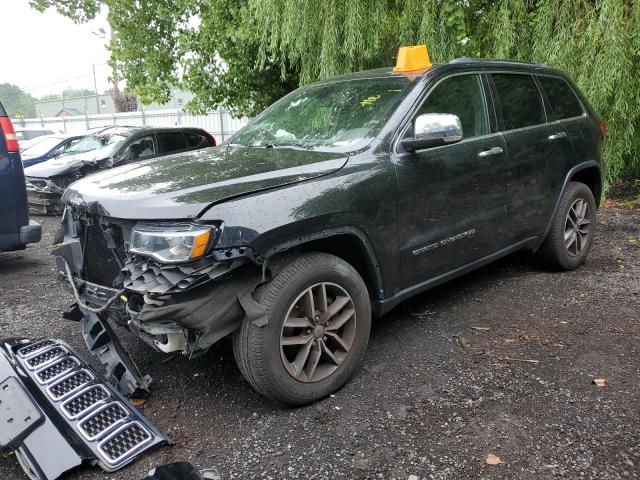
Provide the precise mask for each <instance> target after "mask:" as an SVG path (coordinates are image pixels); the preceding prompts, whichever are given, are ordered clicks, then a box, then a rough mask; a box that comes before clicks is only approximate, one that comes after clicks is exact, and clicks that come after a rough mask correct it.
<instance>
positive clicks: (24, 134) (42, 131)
mask: <svg viewBox="0 0 640 480" xmlns="http://www.w3.org/2000/svg"><path fill="white" fill-rule="evenodd" d="M15 131H16V138H17V139H18V141H23V140H31V139H33V138H37V137H41V136H42V135H51V134H52V133H55V132H54V131H53V130H49V129H48V128H22V127H17V128H16V129H15Z"/></svg>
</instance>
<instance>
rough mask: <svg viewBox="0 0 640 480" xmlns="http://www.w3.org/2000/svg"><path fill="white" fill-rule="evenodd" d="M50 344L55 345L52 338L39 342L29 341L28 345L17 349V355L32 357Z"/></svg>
mask: <svg viewBox="0 0 640 480" xmlns="http://www.w3.org/2000/svg"><path fill="white" fill-rule="evenodd" d="M51 345H55V342H54V341H53V340H41V341H39V342H35V343H30V344H29V345H27V346H25V347H22V348H20V349H18V356H19V357H20V358H27V357H32V356H33V355H35V354H36V353H38V352H40V351H42V350H44V349H45V348H47V347H50V346H51Z"/></svg>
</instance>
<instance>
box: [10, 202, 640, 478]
mask: <svg viewBox="0 0 640 480" xmlns="http://www.w3.org/2000/svg"><path fill="white" fill-rule="evenodd" d="M39 220H40V221H41V222H42V223H43V224H44V238H43V241H42V242H41V243H40V244H39V245H36V246H33V247H30V248H29V249H28V250H27V251H25V252H19V253H8V254H0V334H1V335H0V336H8V335H24V336H29V337H58V338H62V339H64V340H66V341H67V342H69V343H70V344H72V345H73V346H74V347H77V348H78V349H79V351H81V352H86V348H85V347H84V344H83V343H82V340H81V337H80V336H79V329H78V327H77V325H75V324H72V323H69V322H65V321H63V320H62V319H61V313H62V311H63V310H65V309H66V307H67V306H68V305H69V304H70V303H71V298H70V296H69V295H68V294H67V293H66V292H65V291H64V290H63V289H62V288H61V287H60V286H59V285H58V284H57V283H56V281H55V280H54V278H53V276H52V270H53V260H52V258H51V257H50V256H49V250H50V247H49V245H50V243H51V239H52V237H53V233H54V231H55V228H56V221H55V220H54V219H47V218H44V219H42V218H41V219H39ZM639 232H640V209H637V208H636V209H635V210H634V209H622V208H619V207H615V206H613V207H612V206H609V207H607V208H605V209H603V210H602V211H601V212H600V220H599V231H598V235H597V238H596V242H595V244H594V247H593V250H592V253H591V256H590V258H589V261H588V263H587V264H586V265H585V266H584V267H582V268H581V269H579V270H578V271H575V272H570V273H552V272H546V271H543V270H540V269H538V268H536V267H534V266H532V265H531V263H530V261H529V258H528V256H527V255H515V256H511V257H508V258H506V259H504V260H502V261H500V262H498V263H495V264H493V265H490V266H488V267H486V268H483V269H481V270H479V271H477V272H475V273H472V274H470V275H467V276H465V277H463V278H461V279H458V280H456V281H453V282H451V283H449V284H447V285H444V286H441V287H438V288H436V289H434V290H432V291H430V292H427V293H425V294H423V295H420V296H418V297H416V298H414V299H413V300H410V301H408V302H407V303H405V304H403V305H401V306H400V307H398V308H397V309H396V310H395V311H394V312H392V313H391V314H389V315H386V316H384V317H383V318H380V319H378V320H377V321H375V322H374V325H373V331H372V337H371V340H370V344H369V349H368V351H367V354H366V357H365V359H364V362H363V365H362V368H361V369H360V371H359V372H358V373H357V375H356V376H355V378H354V379H353V380H352V381H351V382H350V383H349V384H348V385H346V386H345V387H344V388H343V389H342V390H340V391H339V392H337V393H336V394H335V395H334V396H332V397H331V398H328V399H326V400H324V401H321V402H318V403H316V404H314V405H311V406H308V407H305V408H299V409H289V408H283V407H281V406H279V405H275V404H273V403H272V402H270V401H268V400H266V399H264V398H263V397H261V396H260V395H258V394H257V393H255V392H254V391H253V390H252V389H251V388H250V387H249V386H248V384H247V383H245V382H244V380H243V379H242V377H241V375H240V372H239V371H238V369H237V368H236V366H235V363H234V361H233V354H232V351H231V345H230V342H227V341H224V342H222V343H220V344H218V345H216V346H215V347H214V349H213V350H212V351H211V352H210V353H209V354H207V355H204V356H203V357H200V358H198V359H196V360H193V361H187V360H185V359H182V358H179V357H176V358H173V359H170V360H169V361H167V362H165V363H161V362H162V361H163V360H166V359H167V358H169V357H167V356H164V355H161V354H158V353H155V352H153V351H151V350H150V349H149V348H148V347H147V346H146V345H144V344H143V343H142V342H138V341H136V340H134V339H131V338H130V337H127V338H126V340H125V344H126V345H127V346H128V347H129V348H130V349H131V350H132V351H133V353H134V357H135V358H136V360H137V361H138V362H139V364H140V366H141V367H142V369H143V370H144V371H147V372H149V373H150V374H151V375H152V376H153V377H154V379H155V383H154V386H153V390H152V398H151V399H150V400H149V401H148V402H147V403H146V404H145V405H144V406H143V407H142V411H143V412H144V413H145V414H146V415H147V416H148V417H149V418H150V419H152V420H153V421H154V422H155V423H156V424H157V425H158V426H159V427H160V428H161V429H162V430H164V431H165V432H167V433H168V434H170V435H171V436H172V437H173V438H174V439H175V441H176V445H175V446H174V447H162V448H159V449H157V450H155V451H153V452H152V453H150V454H148V455H145V456H143V457H142V458H141V459H140V460H138V461H137V462H136V463H134V464H133V465H131V466H130V467H128V468H126V469H124V470H122V471H120V472H117V473H114V474H111V475H106V474H104V473H102V472H101V471H100V470H99V469H96V468H86V469H82V470H79V471H76V472H74V474H73V475H71V476H70V477H69V478H78V479H98V478H113V479H134V480H135V479H141V478H142V477H144V475H145V473H146V471H147V470H149V469H150V468H151V467H153V466H155V465H159V464H162V463H166V462H171V461H178V460H187V461H191V462H192V463H194V464H195V465H197V466H199V467H203V468H204V467H210V466H214V467H217V468H218V469H219V471H220V473H221V474H222V475H223V478H224V479H247V478H274V479H281V478H287V479H320V478H331V479H334V478H382V479H392V478H397V479H408V478H412V479H417V478H434V479H445V478H447V479H448V478H454V479H458V478H487V479H488V478H501V479H529V478H535V479H539V478H542V479H546V478H556V477H564V478H598V479H613V478H623V477H628V478H638V477H640V238H639V237H638V236H639ZM477 327H480V328H477ZM595 378H605V379H606V385H605V386H604V387H597V386H595V385H593V384H592V381H593V379H595ZM490 453H491V454H494V455H497V456H499V457H500V459H501V460H502V462H504V463H503V464H499V465H493V466H492V465H487V464H486V461H485V459H486V457H487V455H488V454H490ZM412 475H413V476H415V477H411V476H412ZM0 478H2V479H22V478H26V477H24V476H23V474H22V472H21V470H20V468H19V467H18V464H17V462H16V460H15V458H14V457H13V456H11V455H9V456H7V457H6V458H0Z"/></svg>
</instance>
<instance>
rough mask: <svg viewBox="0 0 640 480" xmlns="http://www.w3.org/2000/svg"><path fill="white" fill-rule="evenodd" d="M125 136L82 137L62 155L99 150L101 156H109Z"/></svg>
mask: <svg viewBox="0 0 640 480" xmlns="http://www.w3.org/2000/svg"><path fill="white" fill-rule="evenodd" d="M126 138H127V137H126V136H125V135H123V134H122V133H113V132H112V133H103V134H95V135H89V136H86V137H84V138H83V139H82V140H80V141H79V142H78V143H76V144H75V145H72V146H71V147H69V148H68V149H67V150H66V151H65V152H64V153H65V154H69V155H74V154H76V153H83V152H90V151H93V150H96V151H97V150H101V154H102V155H104V156H107V157H108V156H109V155H110V154H111V152H113V151H114V150H115V149H117V148H118V147H119V146H120V145H121V144H122V142H123V141H124V140H126Z"/></svg>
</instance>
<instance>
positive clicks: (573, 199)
mask: <svg viewBox="0 0 640 480" xmlns="http://www.w3.org/2000/svg"><path fill="white" fill-rule="evenodd" d="M585 204H586V206H587V211H586V214H585V215H584V220H585V221H586V222H588V223H584V224H582V226H581V227H576V228H577V230H578V232H586V234H584V235H583V234H580V235H578V232H576V230H575V229H574V231H573V235H577V237H578V239H579V241H578V240H576V241H575V242H573V243H571V245H569V246H567V243H568V242H571V240H572V238H574V237H571V236H570V237H569V239H568V240H565V234H567V235H569V234H570V233H571V226H572V225H576V216H575V212H576V209H578V210H580V208H579V206H584V205H585ZM570 212H571V213H570ZM570 218H571V220H570ZM579 221H580V220H579V218H578V222H579ZM595 230H596V201H595V199H594V198H593V193H592V192H591V189H590V188H589V187H587V186H586V185H585V184H584V183H580V182H570V183H569V185H567V188H566V189H565V191H564V192H563V194H562V197H561V198H560V204H559V205H558V209H557V211H556V213H555V214H554V217H553V219H552V220H551V229H550V231H549V233H548V235H547V238H546V239H545V240H544V242H543V243H542V245H541V247H540V249H539V250H538V252H537V254H536V255H537V256H538V258H539V259H540V260H541V261H542V262H543V264H544V265H546V266H548V267H551V268H553V269H556V270H575V269H576V268H578V267H579V266H580V265H582V264H583V263H584V262H585V260H586V258H587V255H588V254H589V250H590V249H591V245H592V244H593V237H594V235H595ZM578 248H579V250H578Z"/></svg>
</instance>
